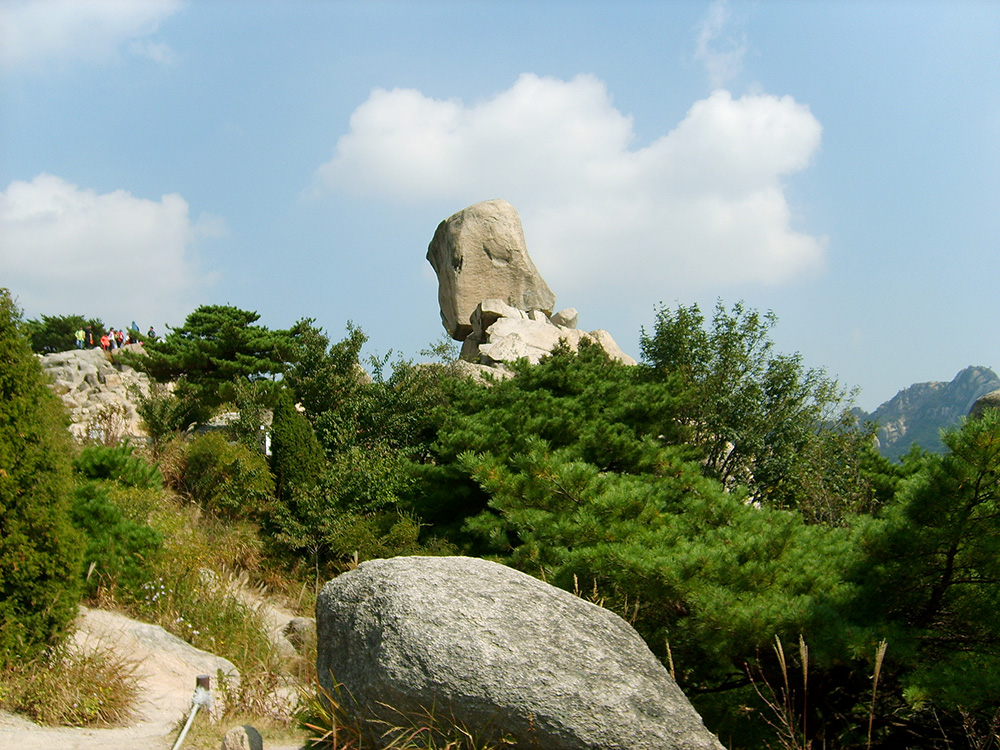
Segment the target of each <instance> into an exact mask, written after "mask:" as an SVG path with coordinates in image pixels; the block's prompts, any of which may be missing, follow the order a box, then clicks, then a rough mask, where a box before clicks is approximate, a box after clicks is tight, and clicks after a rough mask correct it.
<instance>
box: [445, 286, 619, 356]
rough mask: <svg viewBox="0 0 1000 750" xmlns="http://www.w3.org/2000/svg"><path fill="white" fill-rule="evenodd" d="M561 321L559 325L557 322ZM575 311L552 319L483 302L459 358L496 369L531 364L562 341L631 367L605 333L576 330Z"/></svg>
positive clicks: (490, 302)
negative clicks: (593, 347)
mask: <svg viewBox="0 0 1000 750" xmlns="http://www.w3.org/2000/svg"><path fill="white" fill-rule="evenodd" d="M557 320H558V321H562V322H563V323H564V324H563V325H560V324H558V323H557V322H556V321H557ZM575 321H576V310H573V309H572V308H570V309H569V310H563V311H562V312H559V313H556V315H553V316H552V317H551V318H550V317H548V316H547V315H545V314H543V313H541V312H540V311H532V312H524V311H523V310H518V309H515V308H513V307H511V306H510V305H507V304H504V302H503V301H502V300H499V299H487V300H483V301H482V302H481V303H480V304H479V306H477V307H476V311H475V312H474V313H473V314H472V318H471V323H472V333H470V334H469V336H468V338H466V339H465V343H464V344H463V346H462V359H465V360H467V361H469V362H478V363H480V364H484V365H489V366H494V367H495V366H497V365H503V364H504V363H507V362H514V361H515V360H517V359H520V358H522V357H523V358H525V359H527V360H528V361H529V362H531V363H532V364H537V363H538V361H539V360H540V359H541V358H542V357H544V356H545V355H547V354H549V353H550V352H551V351H552V350H553V349H555V348H556V346H558V344H559V342H560V341H563V342H565V343H566V344H567V345H568V346H569V348H570V349H572V350H573V351H576V350H577V349H579V348H580V342H581V341H584V340H586V341H590V342H591V343H594V344H597V345H598V346H600V347H602V348H603V349H604V351H606V352H607V353H608V356H609V357H611V358H612V359H617V360H618V361H620V362H624V363H625V364H629V365H634V364H635V360H634V359H633V358H632V357H630V356H628V355H627V354H625V352H623V351H622V350H621V349H620V348H619V347H618V344H616V343H615V340H614V339H613V338H612V337H611V334H610V333H608V332H607V331H600V330H598V331H590V332H589V333H588V332H587V331H579V330H577V329H576V328H574V327H572V325H566V324H567V323H572V324H573V325H575Z"/></svg>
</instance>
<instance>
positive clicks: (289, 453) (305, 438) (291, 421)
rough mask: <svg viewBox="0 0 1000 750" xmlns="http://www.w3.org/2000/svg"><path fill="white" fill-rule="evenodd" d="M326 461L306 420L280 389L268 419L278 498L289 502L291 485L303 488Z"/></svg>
mask: <svg viewBox="0 0 1000 750" xmlns="http://www.w3.org/2000/svg"><path fill="white" fill-rule="evenodd" d="M325 462H326V459H325V456H324V455H323V448H322V446H321V445H320V444H319V440H317V439H316V433H315V432H313V428H312V425H311V424H309V420H308V419H307V418H306V416H305V414H302V413H300V412H299V411H298V410H296V408H295V404H294V403H292V396H291V394H290V393H289V392H288V391H282V392H281V394H280V395H279V397H278V401H277V404H275V407H274V419H273V420H272V422H271V471H272V472H273V473H274V481H275V484H276V494H277V498H278V499H279V500H281V501H282V502H283V503H288V502H290V501H291V498H292V488H293V487H300V488H303V489H304V488H307V487H311V486H312V485H314V484H316V481H317V480H318V479H319V475H320V473H321V472H322V471H323V465H324V463H325Z"/></svg>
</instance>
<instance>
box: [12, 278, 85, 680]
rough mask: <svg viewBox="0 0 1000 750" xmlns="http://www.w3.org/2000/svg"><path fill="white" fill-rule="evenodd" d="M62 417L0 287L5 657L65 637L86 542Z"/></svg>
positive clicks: (23, 655) (29, 653)
mask: <svg viewBox="0 0 1000 750" xmlns="http://www.w3.org/2000/svg"><path fill="white" fill-rule="evenodd" d="M68 441H69V436H68V432H67V430H66V423H65V415H64V413H63V411H62V407H61V404H60V403H59V401H58V399H57V398H56V397H55V396H54V395H53V394H52V392H51V391H50V389H49V387H48V384H47V383H46V379H45V375H44V373H43V372H42V370H41V367H40V366H39V364H38V359H37V358H36V357H35V355H34V354H33V353H32V351H31V347H30V345H29V344H28V341H27V339H26V338H25V337H24V335H23V333H22V331H21V330H20V313H19V311H18V310H17V307H16V305H15V304H14V302H13V300H12V299H11V296H10V293H9V292H8V291H7V290H6V289H0V663H4V662H9V661H11V660H17V659H25V658H30V657H31V656H33V655H35V654H37V653H38V652H39V651H41V650H42V649H43V648H44V647H45V646H46V645H49V644H53V643H55V642H57V641H58V640H59V639H60V638H61V637H62V636H63V635H65V633H66V631H67V629H68V627H69V624H70V622H71V621H72V619H73V618H74V617H75V615H76V608H77V603H78V601H79V597H80V594H79V591H80V580H79V566H80V560H81V551H82V545H81V542H80V538H79V536H78V534H77V532H76V531H75V530H74V529H73V527H72V525H71V522H70V496H71V490H72V486H71V485H72V477H71V464H70V449H69V443H68Z"/></svg>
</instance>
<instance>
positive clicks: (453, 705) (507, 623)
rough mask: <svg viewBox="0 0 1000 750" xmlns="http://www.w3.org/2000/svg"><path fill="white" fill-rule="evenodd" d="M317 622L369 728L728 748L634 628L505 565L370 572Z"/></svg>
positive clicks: (552, 746) (323, 671)
mask: <svg viewBox="0 0 1000 750" xmlns="http://www.w3.org/2000/svg"><path fill="white" fill-rule="evenodd" d="M316 617H317V633H318V644H317V646H318V658H317V669H318V672H319V676H320V680H321V682H323V684H324V687H325V688H327V689H333V685H332V684H331V682H332V679H331V674H332V675H333V678H335V679H336V680H337V681H338V682H339V683H340V684H342V685H343V687H344V689H343V691H342V695H347V696H351V698H350V699H348V701H347V702H346V703H347V706H348V707H349V708H350V710H352V711H353V712H354V713H355V714H356V715H362V716H363V717H364V718H371V719H376V720H378V719H382V720H384V721H388V722H392V725H398V724H399V722H400V714H399V713H398V712H403V713H409V712H413V713H419V712H421V711H425V710H428V709H431V710H433V711H435V713H439V714H441V715H446V716H449V717H452V716H453V717H454V718H455V719H456V720H457V721H458V722H460V723H461V724H463V725H465V726H467V727H473V728H475V729H477V730H479V731H481V732H483V734H485V735H487V737H485V738H484V739H489V737H490V736H492V738H493V739H494V740H495V739H496V738H497V737H499V736H507V737H509V738H511V739H512V740H514V741H516V742H518V743H519V744H523V746H525V747H540V748H545V749H546V750H599V749H600V750H626V748H627V749H628V750H654V749H655V750H669V749H671V748H678V749H680V748H683V749H684V750H701V749H705V750H708V749H711V750H720V748H722V745H721V744H720V743H719V742H718V740H717V739H716V738H715V737H714V736H713V735H712V734H711V733H710V732H708V730H707V729H705V727H704V725H703V724H702V722H701V719H700V717H699V716H698V714H697V713H696V712H695V710H694V708H692V706H691V704H690V703H689V702H688V701H687V699H686V698H685V697H684V695H683V694H682V693H681V691H680V689H679V688H678V687H677V685H676V683H675V682H674V681H673V679H672V678H671V677H670V675H669V674H668V672H667V671H666V669H664V667H663V665H662V664H660V663H659V661H657V660H656V658H655V657H654V656H653V654H652V653H651V652H650V651H649V649H648V647H647V646H646V644H645V643H644V642H643V641H642V639H641V638H640V637H639V635H638V634H637V633H636V632H635V630H633V629H632V628H631V627H630V626H629V625H628V623H626V622H625V621H624V620H622V619H621V618H620V617H618V616H617V615H614V614H612V613H611V612H609V611H607V610H605V609H602V608H600V607H598V606H596V605H594V604H591V603H589V602H587V601H584V600H583V599H581V598H579V597H576V596H573V595H572V594H570V593H568V592H566V591H562V590H561V589H557V588H555V587H553V586H550V585H549V584H547V583H544V582H542V581H539V580H537V579H535V578H532V577H531V576H528V575H525V574H524V573H519V572H517V571H515V570H513V569H511V568H507V567H505V566H503V565H499V564H497V563H492V562H488V561H485V560H479V559H474V558H464V557H397V558H393V559H390V560H374V561H370V562H366V563H362V565H361V566H359V567H358V568H357V569H355V570H352V571H350V572H347V573H344V574H343V575H341V576H340V577H338V578H336V579H334V580H332V581H330V582H329V583H327V584H326V586H324V587H323V590H322V592H321V593H320V596H319V599H318V601H317V604H316ZM381 729H382V727H381V726H379V727H378V730H381ZM378 730H376V729H374V728H373V729H372V731H373V733H375V732H376V731H378Z"/></svg>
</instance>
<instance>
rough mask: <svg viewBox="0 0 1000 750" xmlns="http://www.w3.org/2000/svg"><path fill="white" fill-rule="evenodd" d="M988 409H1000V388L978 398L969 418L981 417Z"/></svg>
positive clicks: (970, 410)
mask: <svg viewBox="0 0 1000 750" xmlns="http://www.w3.org/2000/svg"><path fill="white" fill-rule="evenodd" d="M987 409H997V410H1000V389H997V390H995V391H991V392H989V393H987V394H986V395H985V396H980V397H979V398H977V399H976V403H974V404H973V405H972V408H971V409H969V419H979V418H981V417H982V416H983V412H985V411H986V410H987Z"/></svg>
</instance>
